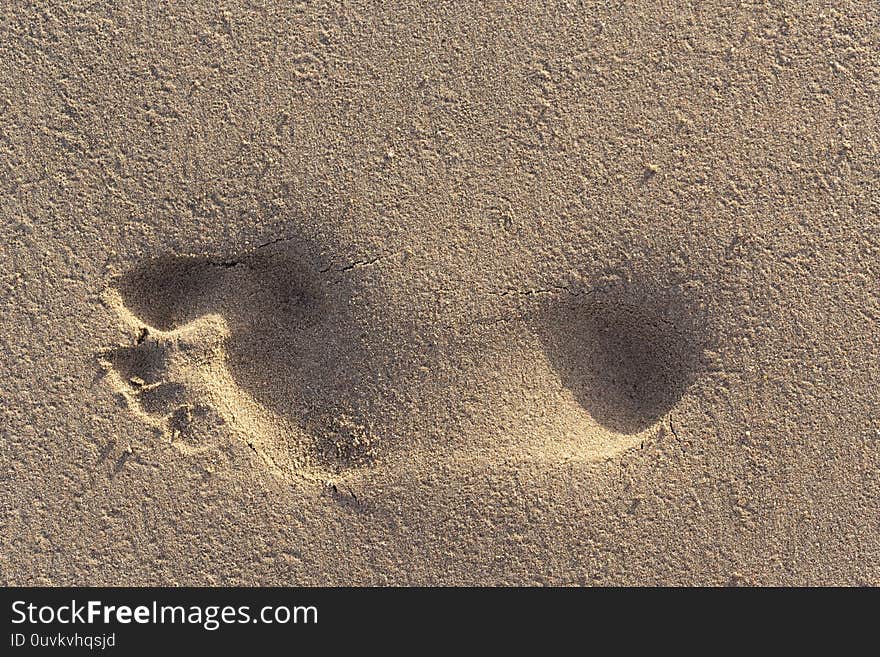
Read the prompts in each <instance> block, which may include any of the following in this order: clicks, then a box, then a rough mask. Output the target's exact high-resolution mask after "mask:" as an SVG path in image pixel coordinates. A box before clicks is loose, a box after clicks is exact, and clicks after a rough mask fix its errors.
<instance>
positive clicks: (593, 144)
mask: <svg viewBox="0 0 880 657" xmlns="http://www.w3.org/2000/svg"><path fill="white" fill-rule="evenodd" d="M733 4H734V5H736V6H732V5H731V3H715V2H702V3H686V2H650V1H639V2H618V3H604V2H602V3H576V2H558V3H557V2H550V3H544V2H537V1H535V0H528V1H522V2H491V3H468V2H448V3H447V2H412V1H407V2H400V3H369V2H361V1H354V2H314V3H312V2H309V3H306V2H303V3H298V4H297V3H286V2H285V3H282V2H274V1H269V0H253V1H243V2H228V3H221V4H220V5H217V3H213V2H194V3H180V4H179V5H178V4H174V5H171V4H165V3H154V2H143V3H137V2H131V1H126V2H122V3H105V2H93V1H92V0H89V1H88V2H86V1H82V2H80V1H78V0H73V1H71V2H67V3H43V2H40V3H20V2H13V3H12V4H7V5H6V6H5V7H4V8H3V9H2V10H0V117H2V121H0V191H2V193H0V217H2V221H0V250H2V253H0V255H2V263H3V266H2V268H0V289H2V292H0V320H2V332H0V347H2V349H0V367H2V369H0V409H2V422H0V444H2V450H0V472H2V478H0V486H2V498H0V499H2V538H0V540H2V544H0V546H2V547H0V554H2V560H0V579H2V581H3V583H5V584H16V585H24V584H49V585H63V584H88V585H126V584H141V585H143V584H157V585H158V584H202V585H234V584H247V585H306V584H308V585H330V584H334V585H362V584H391V585H410V584H478V585H499V584H527V585H533V584H567V585H596V584H598V585H633V584H637V585H638V584H648V585H655V584H707V585H724V584H744V585H807V584H869V585H878V584H880V526H878V525H880V397H878V392H877V390H878V387H877V386H878V381H880V358H878V347H880V218H878V217H880V203H878V198H880V175H878V173H880V157H878V155H880V152H878V151H880V77H878V76H880V63H878V58H877V53H878V52H880V13H878V12H877V11H876V5H875V4H874V3H873V2H845V1H842V0H840V1H836V2H832V3H827V2H822V3H814V2H806V3H802V2H772V3H765V2H743V3H733Z"/></svg>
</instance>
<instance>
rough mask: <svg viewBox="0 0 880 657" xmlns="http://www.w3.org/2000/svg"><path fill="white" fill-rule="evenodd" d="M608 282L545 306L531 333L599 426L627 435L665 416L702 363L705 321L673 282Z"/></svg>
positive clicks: (613, 279)
mask: <svg viewBox="0 0 880 657" xmlns="http://www.w3.org/2000/svg"><path fill="white" fill-rule="evenodd" d="M604 280H605V281H606V282H607V281H609V280H610V281H611V282H610V283H606V284H605V285H602V286H601V287H597V288H596V289H588V290H586V291H584V292H583V293H581V294H579V295H577V296H572V297H571V298H569V299H566V300H563V301H557V302H556V303H554V304H552V305H551V306H550V307H549V308H547V309H546V312H545V314H544V321H543V322H542V324H541V326H540V328H539V330H538V333H539V335H540V336H541V338H542V341H543V343H544V348H545V350H546V353H547V356H548V359H549V361H550V363H551V365H552V366H553V368H554V369H555V370H556V372H557V374H558V375H559V377H560V380H561V382H562V384H563V385H564V386H565V387H567V388H568V389H569V390H571V392H572V393H573V395H574V396H575V398H576V399H577V401H578V403H579V404H581V406H583V407H584V409H585V410H586V411H587V412H588V413H589V414H590V415H591V416H592V417H593V419H594V420H595V421H596V422H598V423H599V424H601V425H603V426H604V427H606V428H607V429H609V430H611V431H614V432H617V433H622V434H635V433H638V432H640V431H643V430H644V429H647V428H648V427H650V426H651V425H653V424H654V423H655V422H657V421H658V420H659V419H661V418H662V417H663V416H664V415H665V414H667V413H668V412H669V411H670V410H671V409H672V408H673V407H674V406H675V405H676V404H677V403H678V401H679V400H680V399H681V397H682V396H683V395H684V393H685V391H686V390H687V389H688V387H689V386H690V385H691V384H692V383H693V382H694V381H695V380H696V378H697V376H698V374H699V372H700V370H701V367H702V354H703V347H704V346H705V338H706V335H705V330H704V326H705V323H704V321H703V318H702V316H701V313H700V312H699V310H698V306H697V304H696V302H695V301H694V300H693V299H691V298H689V296H688V294H687V293H686V292H685V291H684V289H683V287H682V286H681V285H678V284H675V283H673V282H670V281H665V282H664V281H658V280H657V277H650V278H649V279H647V280H644V279H643V280H642V281H641V282H640V281H634V280H632V278H631V277H629V276H620V275H612V276H606V277H604Z"/></svg>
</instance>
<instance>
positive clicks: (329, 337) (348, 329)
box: [115, 240, 389, 464]
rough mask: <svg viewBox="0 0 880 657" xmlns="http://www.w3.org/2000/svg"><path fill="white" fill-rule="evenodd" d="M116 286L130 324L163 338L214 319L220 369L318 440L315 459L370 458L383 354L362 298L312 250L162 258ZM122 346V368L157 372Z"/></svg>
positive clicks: (291, 245)
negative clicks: (221, 347)
mask: <svg viewBox="0 0 880 657" xmlns="http://www.w3.org/2000/svg"><path fill="white" fill-rule="evenodd" d="M116 287H117V290H118V291H119V293H120V295H121V297H122V300H123V302H124V304H125V305H126V307H127V308H128V309H129V310H130V311H131V312H132V313H133V314H134V315H135V316H136V317H138V318H139V319H140V320H141V321H143V322H144V323H146V324H148V325H150V326H153V327H155V328H157V329H160V330H162V331H172V330H174V329H177V328H179V327H181V326H183V325H185V324H187V323H189V322H192V321H193V320H196V319H198V318H199V317H203V316H205V315H207V314H217V315H220V316H221V317H222V318H223V320H224V321H225V322H226V324H227V326H228V327H229V331H230V337H229V338H228V339H227V340H226V344H225V350H226V362H227V365H228V367H229V370H230V373H231V375H232V377H233V379H234V380H235V382H236V384H237V385H239V386H240V387H241V388H242V389H243V390H245V391H247V392H248V393H249V394H250V396H251V397H253V398H254V399H255V400H256V401H258V402H259V403H260V404H262V405H263V406H264V407H266V408H269V409H271V410H272V411H274V412H275V413H277V414H278V415H279V416H281V417H284V418H287V419H289V420H293V421H296V422H299V423H300V424H301V425H302V426H303V428H304V429H306V430H307V431H308V433H309V434H310V435H312V436H314V439H315V443H314V445H312V449H311V451H312V452H313V454H314V455H315V456H317V457H318V458H319V459H321V460H326V461H332V462H337V463H339V462H345V463H347V464H352V463H356V462H358V461H361V460H366V459H368V458H369V455H370V454H371V450H372V448H373V445H372V442H373V432H372V429H371V427H370V426H368V424H369V418H372V417H375V416H376V415H377V412H376V409H375V408H374V406H375V405H376V404H377V403H378V401H379V400H381V399H382V397H383V394H385V392H386V391H387V389H388V387H389V386H388V385H387V382H383V381H382V380H381V379H382V376H383V368H382V366H381V363H382V359H381V354H382V353H387V349H385V345H384V340H382V339H380V338H381V336H382V331H381V330H376V329H375V322H376V321H377V320H376V319H375V318H370V317H368V316H367V314H366V310H365V308H367V307H368V305H369V304H366V303H363V302H362V298H363V296H364V295H363V293H362V291H357V290H355V288H354V286H353V285H352V284H351V277H350V276H349V275H348V274H347V272H346V271H345V270H344V269H338V268H337V269H334V268H333V267H332V266H331V265H330V264H329V263H327V262H326V261H325V260H324V259H323V257H322V256H321V255H320V254H319V253H318V251H317V249H315V248H312V247H311V245H309V244H307V243H306V242H304V241H297V240H284V241H281V242H278V243H274V244H271V245H268V246H266V247H264V248H258V249H256V250H254V251H252V252H249V253H245V254H239V255H234V256H231V257H229V258H224V259H212V258H207V257H197V256H170V257H161V258H157V259H154V260H150V261H148V262H145V263H143V264H141V265H140V266H138V267H136V268H135V269H133V270H132V271H130V272H128V273H127V274H126V275H124V276H123V277H122V278H121V279H120V280H119V281H118V282H117V285H116ZM123 349H124V352H123V350H120V351H118V356H117V357H116V359H115V362H117V363H118V364H119V367H120V368H121V369H124V370H131V371H132V372H135V371H138V372H140V371H141V370H146V369H156V368H157V367H158V368H159V369H161V364H156V363H149V365H151V366H156V367H151V368H146V367H144V366H145V365H146V363H144V362H141V361H144V360H145V359H149V358H155V357H154V356H151V355H150V354H148V353H141V352H142V351H143V349H142V348H141V347H140V346H135V347H128V348H123ZM377 363H378V365H377ZM142 378H144V379H145V380H146V377H142ZM154 378H156V377H155V376H152V377H151V380H150V381H149V383H153V380H152V379H154Z"/></svg>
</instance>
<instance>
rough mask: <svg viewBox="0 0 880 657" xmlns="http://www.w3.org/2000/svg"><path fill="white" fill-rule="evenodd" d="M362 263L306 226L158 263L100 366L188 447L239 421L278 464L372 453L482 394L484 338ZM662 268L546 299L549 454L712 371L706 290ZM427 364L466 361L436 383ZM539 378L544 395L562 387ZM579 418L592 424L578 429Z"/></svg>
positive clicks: (258, 449)
mask: <svg viewBox="0 0 880 657" xmlns="http://www.w3.org/2000/svg"><path fill="white" fill-rule="evenodd" d="M349 270H350V267H342V268H338V267H337V268H334V267H333V266H331V265H330V264H328V263H327V262H326V261H325V260H324V258H323V257H322V256H321V255H320V254H319V253H318V251H317V250H316V249H314V248H311V247H310V245H309V244H307V243H305V242H300V241H295V240H284V241H280V242H277V243H272V244H270V245H267V246H265V247H263V248H258V249H256V250H254V251H252V252H249V253H245V254H241V255H237V256H233V257H230V258H227V259H211V258H207V257H195V256H174V257H165V258H159V259H155V260H151V261H148V262H146V263H144V264H142V265H140V266H139V267H137V268H135V269H134V270H132V271H130V272H128V273H127V274H126V275H124V276H122V277H121V278H119V279H118V280H117V281H116V282H115V285H114V286H113V287H112V288H111V290H110V293H109V294H110V301H111V303H112V304H113V305H114V307H115V308H116V309H117V312H118V313H119V315H120V317H121V318H122V319H123V321H124V323H125V324H126V325H127V326H128V327H129V330H130V332H131V335H132V344H130V345H125V346H121V347H117V348H114V349H111V350H108V351H106V352H105V353H104V354H103V355H102V358H101V359H102V363H103V364H104V365H105V369H106V370H107V371H108V372H109V373H110V374H111V380H112V382H113V384H114V385H115V387H116V389H117V392H118V393H119V394H120V395H121V397H122V398H123V399H124V400H125V401H126V403H127V404H128V405H129V406H130V407H131V408H132V409H134V410H135V412H137V413H139V414H140V416H141V417H142V418H143V419H144V421H145V422H147V423H149V424H150V425H151V426H153V427H154V428H155V429H156V430H157V431H159V432H161V433H162V435H164V436H166V437H167V438H168V440H169V441H170V442H171V443H172V444H173V445H175V446H177V447H178V448H179V449H181V450H182V451H185V452H193V451H200V450H206V449H210V448H212V447H216V444H217V441H219V440H220V439H221V437H222V436H223V435H228V433H229V432H230V431H231V432H232V433H233V434H234V435H236V436H237V437H239V438H240V439H241V440H242V441H243V442H244V443H245V444H247V445H248V446H249V447H250V448H251V449H252V450H253V451H254V452H255V453H256V454H257V455H259V457H260V458H261V459H262V460H263V461H264V462H265V464H266V465H267V466H268V467H269V468H270V469H271V470H272V471H273V472H276V473H279V474H285V473H286V474H289V473H291V472H300V473H302V472H306V471H309V470H313V471H314V472H316V473H318V474H319V475H320V473H326V472H327V471H328V470H331V471H337V472H338V471H339V470H340V469H345V468H348V467H351V466H357V465H362V464H365V463H369V462H371V461H372V459H373V457H374V456H375V455H376V453H377V451H378V450H379V447H380V446H382V447H387V446H388V445H390V444H391V443H393V439H394V437H393V435H392V434H393V433H394V432H395V426H396V425H395V424H394V422H395V420H394V418H393V417H392V416H393V415H394V413H404V414H406V413H419V412H420V409H423V408H426V407H430V406H433V407H437V406H438V403H437V402H438V399H439V402H441V404H440V405H441V406H443V405H446V404H447V403H448V400H449V399H451V398H452V397H451V395H453V394H459V395H464V394H465V392H468V394H469V395H470V396H471V397H472V398H473V399H477V398H478V396H479V395H480V394H483V391H481V390H480V389H479V384H476V385H475V384H474V383H473V381H471V379H472V378H474V377H472V376H471V370H468V369H467V368H468V367H471V368H473V367H475V366H474V365H473V364H472V361H473V354H474V353H476V352H475V351H474V350H479V349H480V347H481V342H480V339H479V338H476V339H474V340H471V341H469V342H468V340H469V338H467V336H464V335H463V334H461V333H458V332H456V336H457V337H456V338H455V339H458V340H461V341H460V342H452V341H450V338H449V336H444V335H437V334H436V333H435V331H436V330H437V326H436V323H435V324H433V325H431V324H430V323H427V325H426V326H416V327H413V326H403V325H402V324H401V322H400V318H397V319H395V318H390V319H389V318H388V317H385V315H386V314H387V313H385V312H384V311H385V307H384V306H383V304H382V302H381V299H377V298H371V297H370V296H369V293H368V291H367V290H365V289H362V287H359V286H358V285H355V284H354V283H353V282H352V281H353V280H354V279H353V278H352V276H350V275H349V273H350V272H349ZM661 278H662V277H659V276H658V275H656V274H651V273H650V272H648V273H646V272H636V271H633V270H632V268H629V269H628V270H626V271H623V272H617V273H612V274H609V275H604V276H601V277H596V279H595V280H596V283H595V284H594V285H593V286H592V287H590V288H588V289H586V290H583V291H582V292H581V293H579V294H560V295H557V296H555V297H554V301H552V302H551V303H549V304H547V303H543V304H542V305H540V308H537V309H536V310H537V312H536V313H534V314H533V317H534V319H535V326H534V327H533V328H534V329H535V330H534V333H535V334H536V335H537V336H538V338H539V341H540V345H538V349H537V351H534V352H533V353H538V354H540V353H541V350H543V353H544V355H545V359H544V361H543V364H544V367H549V369H548V370H547V373H548V374H549V376H550V377H556V380H557V381H558V382H559V384H560V385H561V386H562V387H563V388H564V389H565V390H567V391H568V393H567V394H568V398H567V399H568V400H569V401H565V403H566V404H569V405H570V406H571V409H570V410H563V409H562V408H560V409H558V410H559V411H560V413H559V414H558V415H559V417H560V418H565V419H564V420H562V422H563V424H560V425H559V426H560V427H562V429H560V431H563V433H561V434H559V435H560V436H562V438H561V439H559V440H561V441H562V443H561V444H560V445H559V446H557V447H553V448H552V449H545V450H543V451H544V453H546V454H547V457H548V458H555V457H554V456H553V455H555V454H557V453H562V454H566V458H567V457H569V456H578V455H581V456H582V457H584V458H598V457H600V456H608V455H611V454H614V453H618V452H619V451H621V450H622V449H625V448H627V447H628V446H632V445H633V444H637V443H638V442H639V441H641V440H642V439H644V438H645V437H646V434H647V433H648V432H650V431H654V432H655V433H656V425H657V423H658V422H659V421H660V420H662V419H663V418H664V417H665V416H666V415H667V414H668V413H669V412H670V410H671V409H673V408H674V407H675V405H676V404H677V403H678V402H679V400H680V399H681V397H682V396H683V395H684V393H685V391H686V390H687V388H688V387H689V386H690V385H691V384H692V383H693V381H694V380H695V379H696V378H697V376H698V375H699V373H700V369H701V367H702V365H703V363H702V354H703V347H704V345H705V342H706V340H705V337H706V336H705V330H704V324H705V322H704V321H703V319H702V314H701V312H700V310H699V305H700V304H699V303H698V302H697V300H695V298H694V295H693V294H692V293H691V292H690V291H688V287H687V285H686V284H684V283H681V282H675V281H670V280H661ZM416 323H418V322H416ZM461 328H462V327H459V329H461ZM523 328H524V329H525V327H523ZM486 337H489V336H486ZM490 339H491V338H490ZM453 345H454V346H453ZM483 346H485V345H483ZM468 354H470V356H469V358H470V360H468V359H467V358H464V356H467V355H468ZM528 362H529V366H528V367H535V366H540V365H541V363H540V362H535V361H533V360H529V361H528ZM468 363H471V364H468ZM415 365H419V366H420V367H416V366H415ZM422 371H426V372H431V373H432V376H434V377H440V376H442V374H440V373H441V372H446V373H447V374H448V373H449V372H460V373H461V376H459V377H458V378H454V377H453V378H454V382H453V379H450V380H449V381H446V380H442V381H441V380H440V379H436V380H434V381H433V385H432V381H431V380H430V378H429V379H428V381H427V383H425V382H424V381H421V379H420V378H419V377H421V374H420V372H422ZM473 371H474V372H476V371H477V370H473ZM413 372H415V374H414V373H413ZM531 374H532V375H534V374H535V372H532V373H531ZM475 376H476V375H475ZM511 376H512V378H511V380H513V379H519V380H523V381H525V380H527V378H528V377H529V372H527V371H522V372H521V373H517V372H514V371H513V370H512V371H511ZM474 380H475V381H479V380H480V379H479V376H477V378H476V379H474ZM535 380H536V381H538V384H537V385H538V388H536V395H537V397H536V399H537V398H541V395H543V394H544V393H545V392H546V390H549V389H550V388H552V387H553V386H554V384H553V382H552V380H548V379H547V378H546V377H544V375H541V377H538V378H535ZM420 381H421V383H420ZM419 385H422V386H423V387H422V388H419V387H418V386H419ZM468 385H470V386H471V389H469V390H465V388H466V387H467V386H468ZM456 386H458V387H456ZM462 386H464V387H462ZM541 386H545V388H541ZM419 395H422V396H421V397H420V396H419ZM431 395H434V397H431ZM437 395H439V396H440V397H441V398H437V397H436V396H437ZM425 400H427V402H426V401H425ZM578 405H579V406H580V408H581V409H582V410H581V411H576V409H577V407H578ZM490 406H491V403H490ZM453 411H454V409H453ZM528 411H529V409H524V412H528ZM577 413H580V414H581V416H583V413H586V416H585V419H586V421H587V423H586V424H582V421H581V420H580V419H578V417H577ZM550 415H551V416H552V415H553V414H550ZM569 418H570V419H569ZM380 422H383V423H384V424H382V425H379V424H378V423H380ZM569 428H570V429H572V430H574V431H575V433H583V434H584V435H585V436H587V437H586V439H585V440H581V439H578V438H573V439H570V438H569V437H568V436H569V435H570V433H571V432H570V430H569ZM548 435H551V433H548ZM552 435H556V434H552ZM572 440H573V442H572ZM578 440H580V442H578ZM541 449H543V448H541ZM539 451H540V450H539Z"/></svg>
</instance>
